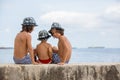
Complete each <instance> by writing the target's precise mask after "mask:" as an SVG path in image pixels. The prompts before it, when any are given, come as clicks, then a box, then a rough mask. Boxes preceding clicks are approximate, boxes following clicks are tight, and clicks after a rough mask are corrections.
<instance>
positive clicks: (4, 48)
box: [0, 47, 13, 49]
mask: <svg viewBox="0 0 120 80" xmlns="http://www.w3.org/2000/svg"><path fill="white" fill-rule="evenodd" d="M0 49H13V47H0Z"/></svg>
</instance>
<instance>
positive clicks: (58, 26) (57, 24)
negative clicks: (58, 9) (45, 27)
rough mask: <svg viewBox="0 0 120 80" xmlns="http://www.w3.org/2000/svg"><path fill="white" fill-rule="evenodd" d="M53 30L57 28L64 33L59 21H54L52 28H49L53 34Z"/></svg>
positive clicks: (57, 30)
mask: <svg viewBox="0 0 120 80" xmlns="http://www.w3.org/2000/svg"><path fill="white" fill-rule="evenodd" d="M53 30H56V32H57V33H60V34H61V35H64V29H63V28H62V27H61V25H60V24H59V23H57V22H54V23H53V24H52V25H51V29H50V30H49V33H50V34H51V35H52V36H53V32H52V31H53Z"/></svg>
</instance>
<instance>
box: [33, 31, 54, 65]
mask: <svg viewBox="0 0 120 80" xmlns="http://www.w3.org/2000/svg"><path fill="white" fill-rule="evenodd" d="M50 37H51V36H50V35H49V34H48V32H47V31H46V30H41V31H40V32H39V34H38V40H40V41H41V42H40V43H39V44H38V45H37V47H36V49H35V50H34V51H35V52H34V54H35V55H36V56H37V57H38V59H37V60H36V61H37V62H38V63H41V64H50V63H51V62H52V46H51V44H49V43H47V40H48V39H49V38H50Z"/></svg>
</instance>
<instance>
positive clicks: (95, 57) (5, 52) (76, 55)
mask: <svg viewBox="0 0 120 80" xmlns="http://www.w3.org/2000/svg"><path fill="white" fill-rule="evenodd" d="M81 62H120V48H73V49H72V55H71V59H70V62H69V63H81ZM7 63H14V61H13V49H0V64H7Z"/></svg>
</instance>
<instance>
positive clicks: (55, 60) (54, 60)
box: [52, 53, 69, 64]
mask: <svg viewBox="0 0 120 80" xmlns="http://www.w3.org/2000/svg"><path fill="white" fill-rule="evenodd" d="M60 62H61V61H60V57H59V55H58V54H56V53H53V55H52V64H57V63H60ZM68 62H69V61H66V62H65V63H68Z"/></svg>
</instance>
